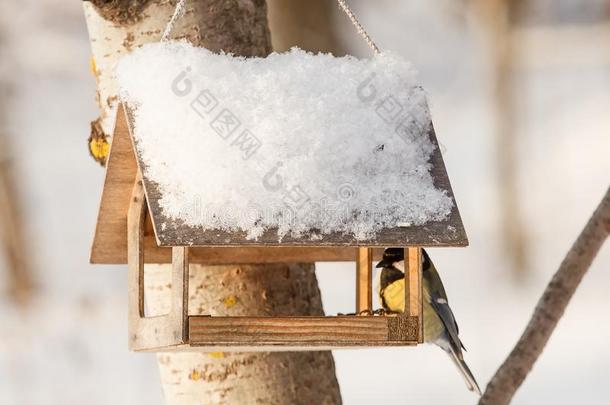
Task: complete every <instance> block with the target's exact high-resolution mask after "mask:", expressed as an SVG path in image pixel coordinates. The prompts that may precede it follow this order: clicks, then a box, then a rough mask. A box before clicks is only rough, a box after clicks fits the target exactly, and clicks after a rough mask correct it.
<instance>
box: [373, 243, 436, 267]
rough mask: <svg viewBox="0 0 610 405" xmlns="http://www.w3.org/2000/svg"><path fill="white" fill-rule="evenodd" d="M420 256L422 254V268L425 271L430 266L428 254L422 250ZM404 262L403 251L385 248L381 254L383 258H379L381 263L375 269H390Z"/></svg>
mask: <svg viewBox="0 0 610 405" xmlns="http://www.w3.org/2000/svg"><path fill="white" fill-rule="evenodd" d="M422 254H423V260H422V267H423V269H424V270H427V269H428V268H429V267H430V264H431V263H432V262H431V261H430V256H428V253H427V252H426V250H425V249H422ZM404 260H405V250H404V249H401V248H387V249H386V250H384V252H383V257H382V258H381V261H380V262H379V263H377V266H376V267H377V268H381V267H392V266H394V264H395V263H398V262H401V261H404Z"/></svg>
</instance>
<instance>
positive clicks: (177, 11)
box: [161, 0, 186, 42]
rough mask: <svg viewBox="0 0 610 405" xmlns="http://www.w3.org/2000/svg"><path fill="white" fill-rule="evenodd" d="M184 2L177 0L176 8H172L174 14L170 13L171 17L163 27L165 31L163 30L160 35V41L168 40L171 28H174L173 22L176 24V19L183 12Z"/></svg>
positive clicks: (183, 0)
mask: <svg viewBox="0 0 610 405" xmlns="http://www.w3.org/2000/svg"><path fill="white" fill-rule="evenodd" d="M185 4H186V0H179V1H178V3H177V4H176V8H175V9H174V14H173V15H172V18H170V20H169V22H168V23H167V26H166V27H165V31H164V32H163V36H162V37H161V42H166V41H168V40H169V36H170V35H171V33H172V30H173V29H174V24H176V21H177V20H178V19H179V18H180V17H182V15H183V14H184V5H185Z"/></svg>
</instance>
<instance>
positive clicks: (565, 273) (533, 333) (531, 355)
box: [479, 189, 610, 405]
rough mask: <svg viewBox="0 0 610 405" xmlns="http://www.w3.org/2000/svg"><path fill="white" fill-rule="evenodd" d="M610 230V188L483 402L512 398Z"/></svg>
mask: <svg viewBox="0 0 610 405" xmlns="http://www.w3.org/2000/svg"><path fill="white" fill-rule="evenodd" d="M608 234H610V189H608V191H607V192H606V195H605V196H604V198H603V199H602V201H601V203H600V204H599V206H598V207H597V209H596V210H595V212H594V213H593V215H592V216H591V219H589V222H588V223H587V225H586V226H585V228H584V229H583V230H582V232H581V234H580V235H579V236H578V239H576V242H574V244H573V245H572V247H571V249H570V251H569V252H568V254H567V255H566V257H565V258H564V259H563V262H562V263H561V265H560V266H559V270H557V272H556V273H555V275H554V276H553V278H552V279H551V282H550V283H549V285H548V286H547V287H546V290H545V291H544V293H543V294H542V297H541V298H540V301H538V304H537V305H536V309H535V310H534V314H533V315H532V318H531V319H530V322H529V324H528V325H527V327H526V328H525V331H524V332H523V335H521V338H520V339H519V341H518V342H517V345H516V346H515V348H514V349H513V350H512V352H511V353H510V354H509V356H508V358H507V359H506V360H505V361H504V363H503V364H502V366H500V368H499V369H498V371H497V372H496V374H495V375H494V376H493V378H492V379H491V381H490V382H489V384H488V385H487V389H486V390H485V393H484V394H483V396H482V397H481V399H480V401H479V405H490V404H493V405H500V404H508V403H509V402H510V401H511V399H512V398H513V396H514V394H515V392H516V391H517V389H518V388H519V387H520V386H521V384H522V383H523V381H524V380H525V378H526V377H527V375H528V373H529V372H530V370H531V369H532V367H533V365H534V363H535V362H536V360H537V359H538V357H539V356H540V354H541V353H542V350H543V349H544V347H545V346H546V343H547V342H548V340H549V338H550V337H551V334H552V333H553V330H554V329H555V326H557V323H558V322H559V320H560V319H561V317H562V316H563V313H564V311H565V309H566V307H567V306H568V303H569V302H570V299H571V298H572V295H574V292H575V291H576V288H577V287H578V285H579V284H580V281H581V280H582V278H583V276H584V275H585V273H586V272H587V270H588V269H589V266H591V263H592V262H593V259H594V258H595V256H596V255H597V253H598V252H599V249H600V248H601V246H602V245H603V244H604V241H605V240H606V239H607V238H608Z"/></svg>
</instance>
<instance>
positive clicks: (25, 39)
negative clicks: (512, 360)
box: [0, 0, 610, 405]
mask: <svg viewBox="0 0 610 405" xmlns="http://www.w3.org/2000/svg"><path fill="white" fill-rule="evenodd" d="M3 3H4V4H3V5H2V6H0V11H2V9H3V8H5V7H10V4H12V3H14V4H19V7H16V10H17V11H16V13H15V14H14V17H13V21H14V25H13V26H12V27H11V29H12V32H13V34H14V35H15V37H14V40H15V41H16V35H17V34H20V35H22V37H21V38H20V39H19V41H18V42H15V46H14V49H15V56H14V60H15V61H16V62H17V63H18V65H17V66H16V69H15V73H14V75H13V78H14V83H15V85H16V92H15V96H14V98H13V100H12V101H13V106H14V114H13V115H12V121H11V122H10V126H11V128H12V132H11V133H12V135H13V136H14V141H15V142H14V143H15V145H14V149H15V150H14V152H15V156H17V157H18V159H16V164H17V168H18V170H19V171H20V174H21V178H22V179H24V182H23V183H21V184H20V186H21V187H22V189H21V191H22V193H23V196H24V201H25V211H26V218H27V220H28V229H27V231H28V232H29V236H30V241H29V242H30V243H29V246H28V248H29V251H30V252H32V253H33V255H34V259H35V260H36V264H37V270H38V283H39V285H40V287H41V296H40V297H39V300H38V302H37V303H36V305H35V307H34V308H32V310H31V311H30V312H29V313H27V314H23V313H18V312H17V311H15V310H14V309H12V308H11V307H10V305H9V304H8V303H7V302H0V319H1V323H0V325H1V326H0V403H2V404H42V403H45V404H62V405H63V404H68V405H69V404H81V403H87V404H92V405H97V404H143V403H146V404H149V405H152V404H161V403H162V393H161V388H160V385H159V378H158V372H157V370H156V365H155V359H154V357H153V356H152V355H143V354H133V353H130V352H128V351H127V344H126V336H127V333H126V322H127V314H126V310H125V308H126V297H125V296H126V272H125V268H124V267H103V266H96V267H93V266H90V265H88V264H87V259H88V249H89V245H90V240H91V235H92V231H93V226H94V222H95V217H96V211H97V205H98V199H99V193H100V189H101V182H102V178H103V172H102V170H101V169H100V168H99V167H97V166H96V165H95V164H94V163H93V162H92V161H91V159H90V158H89V157H88V155H87V153H86V149H85V139H86V136H87V134H88V131H89V121H90V120H91V119H93V118H95V116H96V114H97V112H96V107H95V103H94V99H93V97H94V82H93V79H92V78H91V77H90V76H89V73H88V72H89V66H88V58H89V51H88V43H87V37H86V31H85V26H84V19H83V17H82V13H81V10H80V6H81V4H80V2H76V1H73V2H66V1H62V0H45V1H44V2H40V1H33V0H27V1H21V2H16V1H13V2H3ZM353 3H354V4H355V6H356V7H355V9H356V11H357V12H359V14H360V15H361V17H362V20H363V22H364V23H365V24H366V25H367V28H368V29H369V30H370V31H371V34H372V35H373V37H374V38H375V39H376V41H377V42H378V44H379V45H380V46H381V47H382V48H388V49H393V50H395V51H397V52H400V53H401V54H403V55H404V56H405V57H407V58H410V59H411V60H412V61H413V62H414V63H415V65H416V66H417V67H418V68H419V70H420V72H421V77H422V80H423V83H424V86H425V87H426V89H427V91H428V92H429V94H430V101H431V106H432V114H433V119H434V122H435V125H436V128H437V132H438V137H439V140H440V142H441V143H443V145H444V146H445V149H446V150H445V153H444V156H445V160H446V164H447V166H448V170H449V173H450V177H451V180H452V183H453V187H454V190H455V194H456V198H457V201H458V204H459V205H460V209H461V213H462V216H463V219H464V223H465V225H466V228H467V230H468V233H469V237H470V242H471V246H470V247H469V248H467V249H454V250H451V249H442V250H441V249H438V250H434V251H433V252H432V254H433V258H434V259H435V261H436V263H437V266H438V267H439V268H440V269H441V271H442V275H443V278H444V281H445V286H446V288H447V291H448V293H449V296H450V300H451V304H452V307H453V308H454V311H455V313H456V316H457V318H458V321H459V322H460V329H461V335H462V337H463V340H464V342H465V344H466V347H467V348H468V349H469V351H468V353H467V354H466V356H467V361H468V363H469V364H470V367H471V368H472V370H473V372H474V373H475V375H476V376H477V377H478V379H479V382H480V383H481V385H485V383H486V382H487V381H488V379H489V377H490V376H491V375H492V373H493V372H494V370H495V369H496V367H497V366H498V365H499V363H500V362H501V361H502V360H503V358H504V357H505V355H506V354H507V352H508V351H509V350H510V348H511V347H512V344H513V343H514V342H515V340H516V338H517V337H518V336H519V334H520V333H521V331H522V329H523V327H524V324H525V322H526V319H527V317H528V316H529V314H530V313H531V310H532V308H533V305H534V304H535V302H536V301H537V299H538V297H539V295H540V293H541V291H542V289H543V288H544V286H545V284H546V282H547V281H548V279H549V277H550V275H551V274H552V273H553V271H554V270H555V269H556V268H557V266H558V264H559V262H560V261H561V259H562V257H563V254H564V253H565V252H566V250H567V249H568V248H569V246H570V244H571V243H572V241H573V239H574V238H575V236H576V235H577V233H578V232H579V230H580V228H581V227H582V225H583V223H584V222H585V221H586V219H587V218H588V217H589V215H590V213H591V212H592V210H593V209H594V207H595V206H596V204H597V203H598V201H599V200H600V198H601V197H602V195H603V193H604V192H605V190H606V188H607V187H608V183H609V182H608V180H609V176H608V173H609V172H610V159H609V158H608V154H609V152H610V115H609V114H608V113H607V107H608V105H610V93H609V92H608V89H610V86H609V85H610V69H609V65H610V56H609V55H610V49H608V48H609V47H610V45H608V41H606V40H605V39H604V38H608V36H609V35H610V28H608V27H599V28H598V29H587V30H584V31H583V30H582V29H572V28H569V27H564V28H562V30H561V32H560V33H556V32H555V33H549V31H548V30H546V29H539V28H529V29H528V31H527V32H525V33H524V34H523V35H526V37H527V38H530V39H535V41H532V42H531V43H527V42H523V45H522V47H521V48H520V50H521V51H522V52H523V55H524V57H525V62H524V63H523V65H522V66H521V68H520V70H519V75H518V89H519V92H520V100H521V101H522V102H521V106H520V113H521V118H522V120H521V122H520V123H519V135H520V139H521V141H520V144H519V150H520V165H521V169H520V173H519V181H520V188H521V194H520V195H521V197H522V199H523V200H522V202H523V205H524V207H525V209H526V219H527V223H528V226H529V232H530V235H531V248H532V250H533V251H535V255H534V257H533V258H532V260H533V264H534V266H533V267H534V272H533V273H532V274H531V275H530V276H529V278H528V280H527V282H526V283H523V284H517V283H515V282H514V281H513V279H512V277H511V276H510V273H509V268H508V266H507V264H505V263H504V261H503V260H504V256H503V254H502V246H501V244H500V242H499V230H498V226H497V223H498V221H497V219H498V212H497V207H498V204H497V195H498V184H497V182H496V178H495V174H494V173H495V172H494V170H495V166H494V164H493V163H494V162H493V157H494V151H495V149H494V143H493V142H494V137H493V125H494V121H493V109H492V107H491V104H490V101H491V98H490V93H491V90H490V85H489V81H488V80H487V78H488V77H489V72H488V66H489V63H488V61H487V60H486V59H485V55H486V52H485V49H484V43H483V42H482V41H480V40H479V38H481V37H482V35H483V33H482V32H481V31H480V30H479V29H478V28H477V27H476V24H475V22H474V20H473V18H472V17H471V16H463V15H460V13H459V10H456V9H455V8H453V9H452V8H447V9H445V10H450V11H439V8H440V7H441V6H442V5H443V4H445V5H446V6H448V7H450V6H451V5H452V4H455V2H452V1H445V2H426V1H423V0H417V1H413V2H401V3H400V4H401V6H400V7H399V8H396V6H397V4H398V2H392V1H390V0H379V1H376V2H375V4H374V5H373V4H372V2H365V1H363V0H359V1H357V2H356V1H354V2H353ZM34 6H36V7H39V8H37V9H35V8H34ZM390 7H393V8H394V9H393V10H390ZM553 35H555V36H553ZM557 35H559V36H557ZM344 37H345V38H346V40H348V41H352V42H354V43H355V44H356V45H357V46H358V47H359V48H358V49H359V50H360V55H366V54H367V53H366V52H367V51H366V48H365V47H364V46H362V45H361V44H360V42H359V38H358V37H357V36H356V34H355V33H354V32H353V31H351V30H350V29H349V28H348V26H347V25H346V27H345V32H344ZM1 266H2V263H1V262H0V274H3V270H2V268H1ZM609 266H610V246H605V247H604V248H603V250H602V252H601V254H600V256H599V257H598V258H597V260H596V261H595V263H594V264H593V266H592V268H591V271H590V273H589V274H588V275H587V277H586V278H585V279H584V281H583V284H582V285H581V288H580V289H579V290H578V292H577V293H576V295H575V297H574V299H573V303H572V305H571V306H570V307H569V309H568V311H567V313H566V315H565V316H564V318H563V319H562V321H561V323H560V325H559V327H558V328H557V330H556V332H555V334H554V336H553V338H552V339H551V341H550V343H549V345H548V347H547V348H546V350H545V352H544V354H543V356H542V357H541V359H540V361H539V362H538V363H537V364H536V367H535V368H534V370H533V372H532V373H531V375H530V377H529V378H528V379H527V381H526V382H525V384H524V385H523V387H522V388H521V390H520V391H519V392H518V394H517V397H516V399H515V403H517V404H535V405H538V404H545V403H553V404H573V403H576V402H579V403H585V404H592V405H596V404H600V405H601V404H606V403H608V397H610V387H609V386H608V384H607V381H608V377H607V376H608V375H610V350H609V349H608V343H607V342H608V341H610V324H609V323H608V321H607V320H608V316H607V313H608V308H609V307H610V301H609V299H608V294H607V292H608V285H609V283H610V272H608V271H607V270H608V267H609ZM318 276H319V279H320V285H321V288H322V293H323V298H324V305H325V309H326V311H327V312H328V313H336V312H341V311H343V312H345V311H350V310H352V303H353V292H352V285H353V284H352V282H353V271H352V267H351V266H350V265H347V264H345V265H337V264H321V265H320V266H319V270H318ZM2 282H3V281H0V283H2ZM335 359H336V362H337V371H338V377H339V382H340V384H341V390H342V394H343V398H344V402H345V403H346V404H348V405H351V404H370V403H380V402H381V403H406V402H407V401H409V403H417V404H465V403H474V401H475V397H474V396H473V395H472V394H471V393H469V392H468V391H466V389H465V388H464V385H463V382H462V380H461V378H460V377H459V375H458V373H457V371H456V370H455V369H454V366H453V365H452V364H451V362H450V361H449V360H448V359H447V358H446V356H445V355H444V353H442V352H441V351H440V350H439V349H437V348H435V347H427V346H425V347H421V348H417V349H403V350H399V349H396V350H394V349H392V350H361V351H342V352H335Z"/></svg>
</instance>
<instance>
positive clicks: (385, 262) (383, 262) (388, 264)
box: [375, 259, 392, 269]
mask: <svg viewBox="0 0 610 405" xmlns="http://www.w3.org/2000/svg"><path fill="white" fill-rule="evenodd" d="M391 266H392V262H390V261H389V260H387V259H382V260H381V261H380V262H379V263H377V266H375V267H376V268H378V269H380V268H382V267H391Z"/></svg>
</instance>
